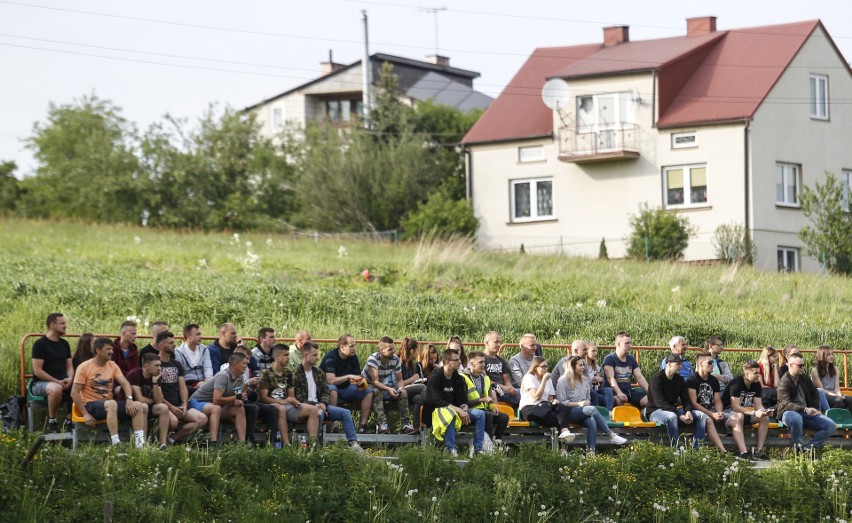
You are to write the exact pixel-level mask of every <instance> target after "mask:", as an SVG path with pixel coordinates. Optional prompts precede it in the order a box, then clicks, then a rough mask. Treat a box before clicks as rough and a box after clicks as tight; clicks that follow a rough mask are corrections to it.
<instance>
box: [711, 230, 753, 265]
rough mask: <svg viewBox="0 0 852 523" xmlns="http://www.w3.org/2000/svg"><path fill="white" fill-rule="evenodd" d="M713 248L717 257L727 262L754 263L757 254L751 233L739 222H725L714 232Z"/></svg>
mask: <svg viewBox="0 0 852 523" xmlns="http://www.w3.org/2000/svg"><path fill="white" fill-rule="evenodd" d="M712 243H713V250H714V251H715V253H716V258H718V259H720V260H723V261H724V262H725V263H744V264H748V265H751V264H753V263H754V257H755V255H756V252H755V247H754V243H752V241H751V235H750V234H749V233H748V231H747V230H746V228H745V227H743V226H742V225H741V224H739V223H730V224H723V225H720V226H718V227H716V232H715V233H714V234H713V240H712Z"/></svg>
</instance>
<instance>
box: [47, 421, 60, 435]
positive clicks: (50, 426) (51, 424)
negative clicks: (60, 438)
mask: <svg viewBox="0 0 852 523" xmlns="http://www.w3.org/2000/svg"><path fill="white" fill-rule="evenodd" d="M57 432H59V423H57V422H56V420H55V419H51V420H47V433H48V434H55V433H57Z"/></svg>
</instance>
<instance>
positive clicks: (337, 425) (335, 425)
mask: <svg viewBox="0 0 852 523" xmlns="http://www.w3.org/2000/svg"><path fill="white" fill-rule="evenodd" d="M341 430H342V426H341V424H340V422H339V421H335V422H334V423H332V424H331V430H330V431H329V432H331V433H332V434H338V433H339V432H340V431H341Z"/></svg>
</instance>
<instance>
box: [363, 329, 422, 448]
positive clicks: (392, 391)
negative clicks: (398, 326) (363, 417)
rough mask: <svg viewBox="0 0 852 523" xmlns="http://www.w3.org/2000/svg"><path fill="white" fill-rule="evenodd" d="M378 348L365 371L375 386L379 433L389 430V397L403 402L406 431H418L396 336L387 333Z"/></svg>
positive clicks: (365, 375) (404, 431)
mask: <svg viewBox="0 0 852 523" xmlns="http://www.w3.org/2000/svg"><path fill="white" fill-rule="evenodd" d="M378 349H379V350H378V351H376V352H374V353H373V354H371V355H370V357H369V358H367V364H366V365H364V371H363V373H362V375H363V376H364V379H366V380H367V383H369V384H370V386H372V387H373V389H375V391H376V392H375V394H374V395H373V412H375V413H376V434H387V433H388V432H390V430H389V429H388V419H387V416H386V415H385V405H384V403H385V401H396V403H397V405H398V406H399V419H400V422H401V423H402V433H403V434H414V433H415V432H417V431H416V430H414V426H413V425H412V424H411V416H410V415H409V413H408V395H407V394H406V393H405V390H404V389H402V388H401V387H402V361H401V360H400V359H399V356H397V355H396V354H394V352H395V351H396V348H395V347H394V343H393V340H392V339H391V338H389V337H387V336H384V337H382V339H381V340H379V344H378Z"/></svg>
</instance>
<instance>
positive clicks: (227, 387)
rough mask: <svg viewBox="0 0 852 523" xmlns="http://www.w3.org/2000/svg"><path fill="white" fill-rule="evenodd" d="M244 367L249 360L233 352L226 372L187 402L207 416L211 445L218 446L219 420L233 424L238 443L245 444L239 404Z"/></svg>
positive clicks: (244, 423) (214, 377)
mask: <svg viewBox="0 0 852 523" xmlns="http://www.w3.org/2000/svg"><path fill="white" fill-rule="evenodd" d="M246 367H248V359H246V357H245V355H244V354H242V353H239V352H235V353H234V354H232V355H231V357H230V358H229V359H228V368H227V369H225V370H223V371H221V372H218V373H217V374H216V375H215V376H213V379H211V380H208V381H206V382H205V383H204V385H202V386H201V387H199V388H198V390H196V391H195V394H193V395H192V398H191V399H190V400H189V408H191V409H195V410H197V411H199V412H202V413H204V414H206V415H207V419H208V420H209V422H208V426H209V427H210V443H211V444H212V445H217V444H218V443H219V420H220V419H222V418H225V419H231V420H233V422H234V427H236V429H237V439H238V440H239V441H245V440H246V410H245V407H244V405H243V400H242V391H243V388H244V387H245V381H243V375H244V374H245V371H246Z"/></svg>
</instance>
